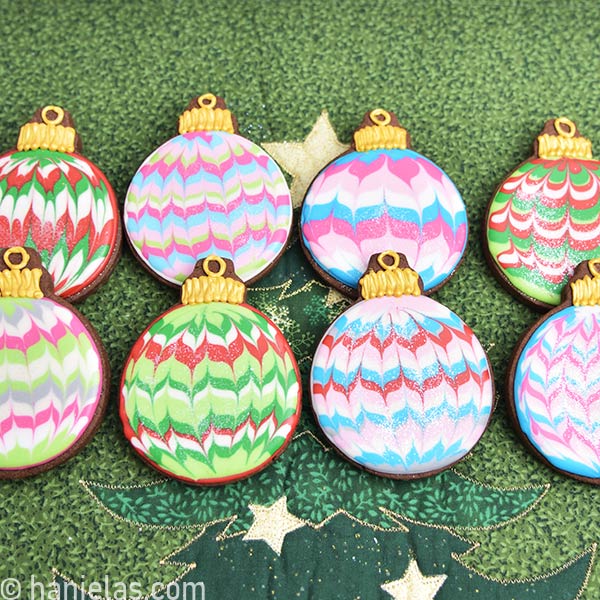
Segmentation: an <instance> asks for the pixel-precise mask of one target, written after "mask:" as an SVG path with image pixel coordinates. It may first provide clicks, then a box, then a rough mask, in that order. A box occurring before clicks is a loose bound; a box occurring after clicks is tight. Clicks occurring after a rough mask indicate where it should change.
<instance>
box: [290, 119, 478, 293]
mask: <svg viewBox="0 0 600 600" xmlns="http://www.w3.org/2000/svg"><path fill="white" fill-rule="evenodd" d="M300 227H301V232H302V243H303V246H304V248H305V251H306V254H307V256H308V259H309V260H310V261H311V263H312V264H313V266H314V267H315V268H316V269H317V271H318V272H319V273H320V274H321V276H323V277H324V278H325V279H326V280H327V281H328V282H329V283H330V284H331V285H333V286H335V287H336V288H337V289H338V290H340V291H341V292H343V293H345V294H347V295H350V296H356V295H357V287H358V281H359V279H360V277H361V276H362V274H363V273H364V272H365V269H366V268H367V264H368V262H369V258H370V257H371V256H372V255H373V254H377V253H378V252H382V251H383V250H385V249H386V248H402V251H403V252H404V254H405V255H406V257H407V260H408V261H409V263H410V264H411V265H412V267H413V268H414V269H415V270H416V271H417V272H418V273H419V274H420V275H421V278H422V280H423V286H424V290H425V291H426V292H431V291H433V290H435V289H437V288H439V287H440V286H441V285H442V284H443V283H444V282H445V281H446V280H447V279H448V278H449V277H450V276H451V275H452V273H453V272H454V270H455V269H456V267H457V266H458V264H459V262H460V260H461V258H462V256H463V253H464V251H465V246H466V243H467V233H468V226H467V213H466V209H465V205H464V202H463V200H462V198H461V195H460V193H459V192H458V190H457V189H456V186H455V185H454V183H452V181H451V180H450V178H449V177H448V175H446V173H444V171H442V169H440V168H439V167H438V166H437V165H435V164H434V163H433V162H431V161H430V160H429V159H428V158H425V157H424V156H422V155H421V154H419V153H417V152H415V151H413V150H411V149H410V136H409V134H408V132H407V131H406V130H405V129H404V128H402V127H401V126H400V124H399V123H398V119H397V117H396V116H395V115H394V114H392V113H389V112H387V111H385V110H383V109H375V110H373V111H371V112H369V113H367V114H366V115H365V118H364V120H363V122H362V124H361V126H360V128H359V129H358V130H357V131H356V132H355V134H354V143H353V148H352V149H351V150H350V151H348V152H346V153H344V154H342V155H341V156H339V157H338V158H336V159H335V160H333V161H332V162H331V163H329V164H328V165H327V166H326V167H325V168H324V169H323V170H322V171H321V172H320V173H319V174H318V175H317V177H316V178H315V180H314V181H313V182H312V184H311V185H310V187H309V189H308V192H307V193H306V197H305V199H304V203H303V205H302V213H301V220H300Z"/></svg>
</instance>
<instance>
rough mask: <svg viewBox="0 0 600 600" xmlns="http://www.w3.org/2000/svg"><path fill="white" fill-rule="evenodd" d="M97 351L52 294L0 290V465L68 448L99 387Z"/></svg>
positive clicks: (34, 461) (37, 460)
mask: <svg viewBox="0 0 600 600" xmlns="http://www.w3.org/2000/svg"><path fill="white" fill-rule="evenodd" d="M103 379H104V374H103V369H102V360H101V358H100V351H99V349H98V347H97V346H96V344H95V342H94V339H93V338H92V336H91V335H90V333H89V332H88V331H87V329H86V327H85V326H84V324H83V323H82V322H81V321H80V320H79V318H78V317H77V315H75V314H74V313H73V312H72V311H71V310H69V309H68V308H66V307H65V306H63V305H62V304H59V303H57V302H55V301H54V300H51V299H49V298H41V299H29V298H0V470H12V469H24V468H28V467H32V466H36V465H39V464H43V463H46V462H48V461H50V460H52V459H53V458H56V457H57V456H59V455H61V454H63V453H64V452H66V451H67V450H68V449H69V448H71V447H72V446H73V444H75V442H77V440H78V439H79V438H80V437H81V435H82V434H83V433H84V432H85V430H86V428H87V426H88V424H89V423H90V421H91V419H92V417H93V415H94V413H95V412H96V410H97V408H98V403H99V401H100V397H101V394H102V383H103Z"/></svg>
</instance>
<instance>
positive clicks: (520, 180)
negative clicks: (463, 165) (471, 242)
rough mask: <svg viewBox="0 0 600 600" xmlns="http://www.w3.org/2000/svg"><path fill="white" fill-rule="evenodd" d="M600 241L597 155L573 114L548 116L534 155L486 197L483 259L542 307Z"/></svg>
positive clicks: (514, 290)
mask: <svg viewBox="0 0 600 600" xmlns="http://www.w3.org/2000/svg"><path fill="white" fill-rule="evenodd" d="M599 246H600V161H597V160H594V158H593V157H592V144H591V142H590V140H588V139H586V138H584V137H582V136H581V134H580V133H579V131H578V130H577V127H576V126H575V124H574V123H573V122H572V121H570V120H569V119H567V118H565V117H561V118H559V119H555V120H550V121H548V122H547V123H546V125H545V127H544V129H543V131H542V133H541V134H540V135H539V136H538V138H537V140H536V141H535V143H534V151H533V156H532V157H531V158H528V159H527V160H526V161H525V162H523V163H522V164H521V165H520V166H519V167H517V169H515V171H513V172H512V173H511V174H510V175H509V176H508V177H507V178H506V179H505V181H504V182H503V183H502V184H500V186H499V187H498V189H497V190H496V192H495V193H494V196H493V197H492V199H491V201H490V203H489V206H488V209H487V217H486V244H484V247H485V249H486V253H487V255H488V259H489V263H490V265H491V266H492V269H493V271H494V273H495V275H496V276H497V277H498V278H499V279H500V282H501V283H502V284H503V285H504V286H505V287H506V288H507V289H508V290H509V291H510V292H511V293H513V294H515V295H516V296H517V297H518V298H519V299H521V300H523V301H524V302H527V303H528V304H530V305H531V306H533V307H534V308H537V309H540V310H546V309H549V308H552V307H554V306H556V305H557V304H559V303H560V298H561V292H562V289H563V287H564V286H565V284H566V282H567V280H568V279H569V277H570V276H571V275H572V274H573V271H574V269H575V267H576V266H577V265H578V264H579V263H580V262H582V261H584V260H589V259H590V258H593V257H595V256H596V255H597V253H598V247H599Z"/></svg>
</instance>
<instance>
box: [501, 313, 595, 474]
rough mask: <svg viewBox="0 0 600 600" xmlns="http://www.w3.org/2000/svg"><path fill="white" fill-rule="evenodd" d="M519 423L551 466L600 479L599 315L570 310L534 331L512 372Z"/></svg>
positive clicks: (543, 323)
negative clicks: (513, 374) (513, 373)
mask: <svg viewBox="0 0 600 600" xmlns="http://www.w3.org/2000/svg"><path fill="white" fill-rule="evenodd" d="M513 390H514V404H515V411H516V415H517V418H518V421H519V425H520V427H521V430H522V431H523V433H524V434H525V435H526V436H527V438H528V439H529V441H530V442H531V443H532V444H533V446H534V447H535V448H537V450H538V451H539V452H540V453H541V454H542V455H543V456H544V457H545V458H546V459H547V460H548V461H549V462H550V463H551V464H552V465H554V466H555V467H556V468H558V469H561V470H563V471H567V472H568V473H572V474H574V475H578V476H581V477H590V478H598V477H600V311H599V309H598V306H569V307H567V308H565V309H563V310H561V311H559V312H558V313H556V314H554V315H552V316H551V317H550V318H548V319H547V320H546V321H544V322H542V324H541V325H540V326H539V327H538V328H537V329H536V330H535V331H534V333H533V335H532V336H531V337H530V338H529V340H528V342H527V344H526V345H525V347H524V348H523V350H522V352H521V354H520V356H519V359H518V362H517V366H516V371H515V379H514V388H513Z"/></svg>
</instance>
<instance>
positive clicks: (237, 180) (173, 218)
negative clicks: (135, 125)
mask: <svg viewBox="0 0 600 600" xmlns="http://www.w3.org/2000/svg"><path fill="white" fill-rule="evenodd" d="M291 226H292V200H291V196H290V191H289V189H288V186H287V183H286V181H285V178H284V177H283V174H282V173H281V170H280V169H279V167H278V166H277V164H276V163H275V161H274V160H273V159H272V158H271V157H270V156H269V155H268V154H267V153H266V152H265V151H264V150H262V149H261V148H260V147H259V146H257V145H256V144H254V143H253V142H251V141H250V140H248V139H246V138H244V137H242V136H240V135H238V133H237V121H236V119H235V117H234V116H233V115H232V114H231V112H230V111H229V110H227V108H226V107H225V103H224V101H223V100H222V99H221V98H217V97H216V96H214V95H213V94H204V95H203V96H199V97H198V98H195V99H194V100H192V102H191V103H190V105H189V107H188V109H187V110H186V111H185V112H184V113H183V115H181V117H180V118H179V135H177V136H176V137H174V138H171V139H170V140H168V141H167V142H165V143H164V144H163V145H162V146H160V147H159V148H158V149H157V150H155V151H154V152H153V153H152V154H150V156H148V158H146V160H145V161H144V162H143V163H142V166H141V167H140V168H139V169H138V171H137V173H136V174H135V176H134V178H133V180H132V182H131V185H130V186H129V190H128V192H127V198H126V200H125V228H126V231H127V236H128V238H129V242H130V244H131V247H132V248H133V250H134V253H135V254H136V256H137V257H138V258H139V259H140V261H141V262H142V264H143V265H144V266H145V267H146V268H148V269H149V270H150V272H151V273H152V274H154V275H155V276H156V277H158V278H159V279H160V280H162V281H164V282H166V283H169V284H172V285H176V286H180V285H181V284H182V283H183V282H184V280H185V279H186V278H187V277H188V276H189V275H190V274H191V272H192V271H193V270H194V268H195V265H196V262H197V260H198V259H200V258H201V257H203V256H207V255H209V254H216V255H219V256H223V257H225V258H228V259H230V260H232V261H233V263H234V265H235V271H236V273H237V275H238V276H239V277H240V278H241V279H242V280H243V281H244V282H245V283H252V282H254V281H255V280H256V279H259V278H260V277H261V276H262V275H263V274H264V273H265V272H266V271H267V270H269V269H270V268H271V267H272V266H273V264H274V263H275V262H276V260H277V259H278V258H279V256H280V255H281V254H282V252H283V251H284V249H285V246H286V244H287V240H288V237H289V234H290V230H291Z"/></svg>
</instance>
